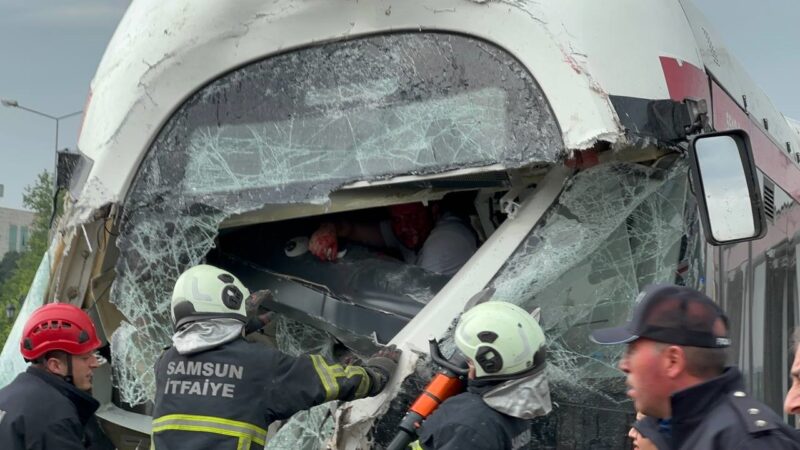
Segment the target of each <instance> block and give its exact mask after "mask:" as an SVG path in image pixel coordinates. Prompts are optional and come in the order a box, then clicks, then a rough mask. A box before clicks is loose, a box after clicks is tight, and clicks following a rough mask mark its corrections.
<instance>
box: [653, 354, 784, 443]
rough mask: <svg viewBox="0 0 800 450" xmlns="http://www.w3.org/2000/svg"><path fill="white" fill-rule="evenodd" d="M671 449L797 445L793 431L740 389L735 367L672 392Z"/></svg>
mask: <svg viewBox="0 0 800 450" xmlns="http://www.w3.org/2000/svg"><path fill="white" fill-rule="evenodd" d="M670 401H671V404H672V418H671V419H670V424H671V427H670V434H671V436H669V437H668V438H667V441H668V442H670V444H671V448H675V449H681V450H683V449H686V450H688V449H692V450H710V449H720V450H722V449H739V450H745V449H753V450H755V449H800V441H798V437H797V434H796V431H795V430H793V429H791V428H789V426H788V425H786V424H785V423H783V419H782V418H781V417H780V416H778V415H777V414H775V413H774V412H773V411H772V410H770V409H769V408H768V407H767V406H766V405H764V404H763V403H761V402H759V401H757V400H756V399H754V398H752V397H751V396H750V395H749V394H748V393H746V392H745V391H744V381H743V380H742V374H741V372H739V369H737V368H735V367H729V368H727V369H725V372H723V373H722V375H720V376H718V377H716V378H712V379H711V380H708V381H706V382H704V383H701V384H698V385H696V386H692V387H690V388H688V389H684V390H682V391H679V392H676V393H675V394H673V395H672V397H671V399H670Z"/></svg>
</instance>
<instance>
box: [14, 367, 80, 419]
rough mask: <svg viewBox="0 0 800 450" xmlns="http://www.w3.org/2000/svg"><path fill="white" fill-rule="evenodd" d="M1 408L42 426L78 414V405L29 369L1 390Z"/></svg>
mask: <svg viewBox="0 0 800 450" xmlns="http://www.w3.org/2000/svg"><path fill="white" fill-rule="evenodd" d="M0 410H3V411H4V412H5V416H6V417H7V418H8V419H11V418H12V417H14V416H21V417H26V418H34V420H36V421H37V422H39V425H40V426H46V425H47V424H48V423H51V422H58V421H62V420H67V419H70V418H73V417H76V412H75V406H74V405H73V403H72V402H71V401H70V400H69V399H68V398H67V397H66V396H64V395H63V394H62V393H61V392H60V391H59V390H58V389H56V388H54V387H53V386H51V385H49V384H48V383H46V382H45V381H44V380H42V379H40V378H39V377H37V376H35V375H32V374H30V373H27V372H23V373H21V374H19V375H18V376H17V378H15V379H14V381H12V382H11V383H10V384H9V385H8V386H6V387H4V388H3V389H0Z"/></svg>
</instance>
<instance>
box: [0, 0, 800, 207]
mask: <svg viewBox="0 0 800 450" xmlns="http://www.w3.org/2000/svg"><path fill="white" fill-rule="evenodd" d="M167 1H168V0H167ZM229 1H235V0H229ZM587 1H590V0H587ZM595 1H596V0H595ZM641 1H644V0H641ZM651 1H657V0H651ZM661 1H668V0H661ZM128 3H129V2H127V1H122V0H59V1H57V2H54V1H52V0H24V1H22V0H0V98H6V99H14V100H17V101H18V102H19V103H20V104H21V105H24V106H27V107H29V108H33V109H37V110H40V111H42V112H45V113H47V114H50V115H53V116H60V115H64V114H69V113H71V112H73V111H77V110H80V109H82V108H83V105H84V103H85V101H86V95H87V93H88V90H89V81H90V80H91V78H92V76H93V75H94V72H95V70H96V68H97V64H98V63H99V62H100V58H101V56H102V54H103V51H104V49H105V46H106V43H107V42H108V40H109V39H110V38H111V35H112V34H113V32H114V28H115V27H116V24H117V22H118V21H119V19H120V18H121V17H122V14H123V13H124V11H125V9H126V8H127V6H128ZM695 4H696V5H697V6H698V7H699V8H700V9H701V10H702V11H703V12H704V14H705V15H706V16H707V17H708V19H709V21H710V22H711V23H712V25H713V26H714V27H715V28H716V29H717V31H718V32H719V34H720V35H721V37H722V39H723V40H724V42H725V43H726V44H727V46H728V48H729V50H730V51H731V52H732V53H733V54H734V55H736V57H737V58H738V59H739V61H741V62H742V64H743V65H744V66H745V67H746V68H747V70H748V72H749V73H750V75H751V76H752V77H753V78H754V79H755V80H756V82H757V83H758V84H759V85H760V86H761V88H762V89H764V91H765V92H766V93H767V95H768V96H769V97H771V99H772V101H773V102H774V104H775V105H776V106H777V108H778V109H779V110H780V111H782V112H783V113H784V114H786V115H787V116H790V117H794V118H798V119H800V89H798V87H797V83H796V82H795V79H797V78H798V76H800V75H798V74H800V25H798V24H800V0H757V1H755V0H695ZM79 122H80V117H79V116H78V117H73V118H69V119H65V120H63V121H62V122H61V131H60V132H59V148H64V147H69V148H75V143H76V140H77V130H78V125H79ZM54 133H55V123H54V122H53V121H51V120H49V119H45V118H41V117H38V116H35V115H32V114H30V113H27V112H24V111H20V110H17V109H10V108H2V107H0V184H3V185H4V186H5V195H4V196H3V197H2V198H0V206H4V207H10V208H21V207H22V192H23V188H24V187H25V186H27V185H29V184H31V182H32V181H33V180H34V179H35V177H36V174H38V173H40V172H41V171H43V170H45V169H50V170H52V167H53V147H54V142H53V140H54Z"/></svg>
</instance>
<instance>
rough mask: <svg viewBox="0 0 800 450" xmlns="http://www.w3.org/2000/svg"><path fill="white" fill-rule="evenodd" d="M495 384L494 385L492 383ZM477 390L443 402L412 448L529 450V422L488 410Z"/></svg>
mask: <svg viewBox="0 0 800 450" xmlns="http://www.w3.org/2000/svg"><path fill="white" fill-rule="evenodd" d="M495 384H496V383H495ZM492 387H494V386H493V385H492V386H487V387H485V388H476V387H475V386H470V387H469V388H468V389H469V391H468V392H464V393H461V394H458V395H456V396H454V397H450V398H449V399H447V400H445V401H444V402H443V403H442V405H441V406H440V407H439V408H438V409H436V411H434V413H433V414H431V416H430V417H428V418H427V419H426V420H425V421H424V422H423V423H422V426H421V427H420V429H419V432H418V436H419V441H418V442H417V443H415V444H414V446H413V448H414V449H417V450H419V449H424V450H459V449H474V450H518V449H525V448H529V446H530V441H531V421H530V420H526V419H520V418H517V417H512V416H509V415H507V414H503V413H501V412H498V411H496V410H494V409H492V408H490V407H489V405H487V404H486V402H484V401H483V398H482V397H481V393H482V392H484V391H487V390H489V389H491V388H492Z"/></svg>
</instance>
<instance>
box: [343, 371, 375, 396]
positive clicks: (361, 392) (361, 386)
mask: <svg viewBox="0 0 800 450" xmlns="http://www.w3.org/2000/svg"><path fill="white" fill-rule="evenodd" d="M344 372H345V375H346V376H347V378H352V377H355V376H361V382H360V383H358V388H357V389H356V397H357V398H361V397H365V396H366V395H367V392H369V383H370V378H369V375H367V371H366V370H364V368H363V367H358V366H349V367H348V368H347V369H345V371H344Z"/></svg>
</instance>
